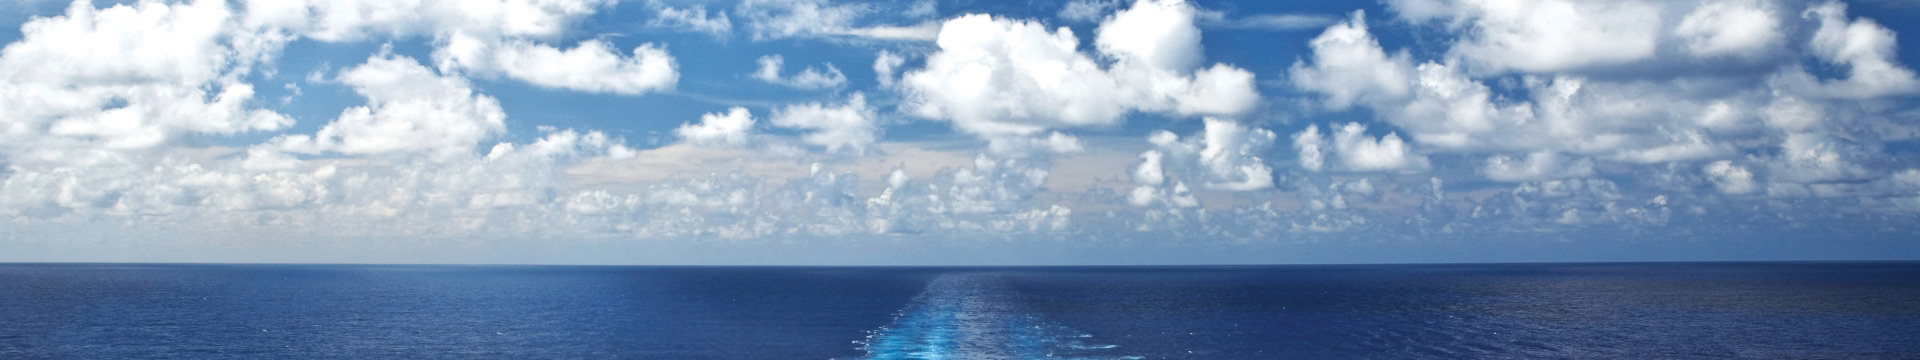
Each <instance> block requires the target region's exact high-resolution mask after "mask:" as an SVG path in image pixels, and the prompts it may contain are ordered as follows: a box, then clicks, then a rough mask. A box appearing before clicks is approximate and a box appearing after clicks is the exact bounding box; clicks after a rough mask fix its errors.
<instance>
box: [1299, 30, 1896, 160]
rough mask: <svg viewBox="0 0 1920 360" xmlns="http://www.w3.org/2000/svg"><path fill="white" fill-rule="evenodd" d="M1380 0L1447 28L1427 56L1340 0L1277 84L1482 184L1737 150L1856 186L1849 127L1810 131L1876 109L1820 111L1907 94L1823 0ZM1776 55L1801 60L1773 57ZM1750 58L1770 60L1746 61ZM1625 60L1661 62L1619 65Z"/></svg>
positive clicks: (1857, 122)
mask: <svg viewBox="0 0 1920 360" xmlns="http://www.w3.org/2000/svg"><path fill="white" fill-rule="evenodd" d="M1791 7H1804V8H1803V10H1804V11H1797V10H1793V9H1792V8H1791ZM1389 8H1390V10H1392V11H1393V12H1394V14H1396V15H1398V16H1399V18H1400V19H1402V20H1405V21H1410V22H1414V23H1416V24H1423V25H1421V26H1434V27H1437V28H1440V29H1442V30H1445V31H1448V32H1452V33H1454V34H1456V35H1457V36H1459V37H1460V41H1458V42H1455V43H1452V44H1451V45H1449V47H1448V48H1447V51H1446V52H1445V54H1444V56H1442V57H1440V58H1438V59H1433V60H1426V61H1416V60H1415V59H1413V58H1412V56H1411V55H1409V54H1408V53H1407V52H1406V51H1405V50H1400V51H1395V52H1389V51H1388V50H1387V49H1385V48H1384V47H1382V46H1381V45H1380V44H1379V42H1378V40H1377V37H1375V36H1373V35H1372V34H1371V33H1369V30H1368V28H1367V27H1366V24H1365V21H1366V20H1365V18H1364V17H1363V16H1362V15H1361V14H1359V13H1356V14H1355V15H1354V16H1353V18H1352V19H1351V20H1349V21H1347V22H1345V23H1341V24H1336V25H1334V26H1332V27H1329V28H1327V30H1326V31H1325V32H1323V33H1322V34H1321V35H1319V36H1318V37H1315V38H1314V39H1313V40H1311V41H1310V42H1309V46H1310V47H1311V48H1312V56H1310V57H1304V58H1302V59H1301V60H1299V61H1297V62H1295V64H1294V65H1293V67H1292V68H1290V69H1289V79H1288V80H1289V82H1290V83H1291V84H1292V85H1293V86H1294V87H1295V88H1297V89H1301V90H1304V91H1307V92H1309V93H1312V94H1316V95H1317V96H1315V98H1317V99H1319V101H1320V103H1321V104H1323V105H1324V106H1325V108H1326V109H1327V110H1328V111H1344V110H1346V109H1348V108H1350V107H1354V106H1361V107H1366V108H1370V109H1371V110H1373V114H1374V115H1375V116H1376V117H1377V118H1378V119H1379V120H1382V121H1383V122H1385V123H1387V124H1390V125H1392V126H1394V127H1396V128H1398V129H1399V130H1401V131H1403V133H1404V134H1406V135H1407V136H1408V138H1409V140H1411V141H1410V142H1409V143H1408V144H1406V146H1410V147H1413V148H1416V149H1417V150H1418V151H1419V152H1423V153H1460V154H1463V155H1468V156H1469V157H1479V158H1484V159H1485V162H1484V163H1483V164H1481V165H1480V166H1478V167H1479V171H1478V173H1480V174H1482V175H1483V176H1485V177H1487V178H1489V179H1493V180H1498V181H1538V180H1543V179H1556V178H1578V177H1586V176H1593V175H1595V174H1597V173H1598V172H1597V171H1596V169H1597V168H1601V167H1603V166H1601V165H1604V164H1605V163H1607V162H1612V163H1616V164H1620V165H1622V166H1629V167H1633V166H1658V165H1665V164H1675V163H1691V164H1694V165H1692V166H1703V165H1704V164H1706V163H1707V162H1712V161H1721V160H1735V159H1738V158H1739V157H1740V156H1741V155H1742V154H1748V155H1752V156H1757V157H1758V158H1759V159H1762V160H1764V161H1762V162H1763V163H1765V164H1768V166H1767V167H1768V168H1769V170H1771V172H1776V173H1779V174H1778V175H1777V176H1771V177H1769V176H1766V175H1765V174H1759V175H1760V176H1757V177H1758V178H1769V179H1774V181H1784V182H1788V183H1794V184H1808V183H1822V182H1834V181H1859V180H1862V179H1866V178H1871V177H1873V176H1874V175H1873V174H1872V173H1873V172H1872V171H1867V170H1865V169H1863V168H1860V167H1859V166H1858V165H1856V164H1857V163H1858V162H1860V161H1865V160H1864V157H1868V156H1869V155H1866V154H1865V151H1866V150H1864V148H1862V147H1861V146H1860V145H1859V144H1857V142H1858V141H1859V140H1861V138H1860V137H1858V136H1852V135H1849V136H1848V138H1849V139H1851V140H1849V142H1855V144H1852V145H1843V144H1842V143H1841V142H1837V141H1833V139H1831V138H1830V137H1829V136H1827V135H1824V134H1830V133H1832V132H1835V131H1840V132H1851V131H1850V130H1844V129H1850V128H1857V127H1859V126H1863V124H1862V122H1871V121H1875V120H1872V118H1874V117H1876V115H1872V114H1870V113H1862V112H1854V111H1837V112H1836V110H1841V109H1859V110H1860V111H1873V110H1871V109H1867V108H1861V107H1858V105H1857V104H1855V103H1852V102H1851V101H1854V100H1858V99H1867V98H1887V97H1890V96H1898V95H1901V94H1907V93H1911V92H1912V91H1913V90H1912V88H1911V86H1912V85H1911V81H1912V79H1913V76H1912V72H1911V71H1910V70H1908V69H1907V68H1905V67H1903V66H1900V65H1898V63H1897V62H1894V61H1892V60H1891V59H1892V58H1893V55H1892V54H1893V52H1892V51H1891V50H1889V49H1891V46H1892V45H1891V44H1892V43H1891V41H1890V40H1889V39H1891V32H1890V31H1888V30H1887V29H1886V28H1884V27H1881V26H1879V25H1878V24H1877V23H1874V22H1873V21H1872V20H1868V19H1860V18H1852V17H1849V16H1848V15H1846V14H1845V9H1846V8H1845V6H1844V5H1841V4H1839V3H1835V2H1827V3H1814V4H1801V5H1795V4H1787V3H1776V2H1766V1H1732V0H1729V1H1708V2H1702V3H1698V4H1666V5H1661V4H1649V3H1639V2H1634V1H1606V2H1539V3H1528V4H1506V3H1497V2H1482V1H1394V2H1390V3H1389ZM1661 14H1668V16H1662V15H1661ZM1565 24H1588V25H1591V26H1563V25H1565ZM1796 28H1804V29H1809V31H1792V30H1791V29H1796ZM1571 44H1579V46H1571ZM1790 51H1798V52H1800V53H1802V54H1804V55H1805V56H1804V57H1790V56H1777V55H1775V54H1776V53H1781V52H1790ZM1588 52H1595V53H1591V54H1590V53H1588ZM1802 59H1818V60H1819V61H1821V62H1824V63H1825V64H1824V65H1823V64H1802V63H1798V62H1799V61H1801V60H1802ZM1756 62H1761V63H1767V62H1771V63H1774V65H1771V66H1767V67H1755V66H1750V65H1747V64H1753V63H1756ZM1416 63H1417V64H1416ZM1826 65H1833V66H1837V67H1839V68H1841V69H1842V70H1843V71H1841V72H1839V73H1838V74H1836V75H1830V77H1827V78H1822V76H1817V75H1813V74H1811V73H1808V72H1806V71H1805V70H1802V69H1805V68H1807V67H1810V66H1826ZM1703 66H1722V67H1729V68H1737V69H1750V70H1744V71H1707V70H1706V69H1707V68H1706V67H1703ZM1636 69H1664V70H1660V71H1659V73H1661V74H1668V75H1662V76H1667V78H1665V79H1664V80H1653V78H1636V77H1635V76H1636V75H1630V74H1632V73H1633V72H1635V71H1638V70H1636ZM1599 74H1607V75H1606V76H1599ZM1868 74H1874V75H1868ZM1649 80H1652V81H1649ZM1309 130H1315V129H1309ZM1335 135H1336V138H1337V137H1338V134H1335ZM1313 137H1317V135H1312V134H1297V135H1296V138H1297V139H1296V149H1297V151H1298V152H1299V156H1300V157H1301V159H1302V162H1303V164H1308V165H1310V166H1307V168H1309V169H1312V168H1316V167H1317V166H1313V165H1314V164H1321V162H1319V159H1322V158H1323V157H1325V156H1328V154H1334V153H1337V152H1338V151H1339V150H1340V149H1336V148H1331V147H1328V146H1326V145H1324V144H1322V143H1319V142H1316V141H1314V140H1313V139H1312V138H1313ZM1386 140H1389V139H1382V140H1381V141H1380V144H1385V143H1387V141H1386ZM1716 168H1719V169H1722V171H1714V173H1720V174H1734V173H1737V172H1733V171H1731V170H1729V168H1727V167H1726V166H1719V167H1716ZM1743 171H1744V170H1743ZM1753 177H1754V176H1748V178H1753ZM1734 188H1739V189H1745V188H1747V187H1746V186H1735V187H1734ZM1723 189H1724V188H1723ZM1739 192H1744V191H1739Z"/></svg>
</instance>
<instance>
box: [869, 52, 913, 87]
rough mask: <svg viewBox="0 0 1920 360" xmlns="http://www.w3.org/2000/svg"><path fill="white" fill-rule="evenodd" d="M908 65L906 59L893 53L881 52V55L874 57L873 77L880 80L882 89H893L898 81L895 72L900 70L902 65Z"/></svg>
mask: <svg viewBox="0 0 1920 360" xmlns="http://www.w3.org/2000/svg"><path fill="white" fill-rule="evenodd" d="M906 63H907V58H906V57H903V56H900V54H895V53H893V52H892V51H887V50H880V53H879V54H877V55H874V56H873V77H874V78H876V79H879V81H880V87H883V88H888V87H893V83H894V81H896V80H898V77H897V76H894V72H896V70H898V69H900V65H903V64H906Z"/></svg>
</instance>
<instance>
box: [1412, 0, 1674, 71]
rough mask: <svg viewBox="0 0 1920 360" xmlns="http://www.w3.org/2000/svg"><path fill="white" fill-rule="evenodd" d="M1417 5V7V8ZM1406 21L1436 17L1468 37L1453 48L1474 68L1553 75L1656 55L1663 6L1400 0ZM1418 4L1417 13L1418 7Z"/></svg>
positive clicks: (1557, 1)
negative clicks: (1559, 72) (1435, 2)
mask: <svg viewBox="0 0 1920 360" xmlns="http://www.w3.org/2000/svg"><path fill="white" fill-rule="evenodd" d="M1415 4H1418V5H1415ZM1392 5H1394V6H1395V9H1397V10H1400V11H1399V12H1398V14H1400V16H1401V17H1402V18H1403V19H1407V20H1409V21H1414V22H1425V21H1429V20H1431V19H1432V18H1435V17H1438V18H1443V19H1446V20H1447V21H1445V23H1446V26H1448V27H1451V28H1453V29H1454V30H1455V31H1456V32H1457V33H1459V34H1461V35H1462V37H1461V38H1460V39H1459V40H1458V41H1457V42H1455V43H1454V44H1453V45H1452V46H1451V47H1450V48H1449V50H1448V55H1450V56H1452V57H1458V58H1460V59H1462V60H1464V61H1465V62H1466V64H1468V65H1469V66H1470V68H1471V69H1472V70H1473V71H1476V72H1487V73H1496V72H1505V71H1510V70H1518V71H1522V72H1535V73H1539V72H1555V71H1564V70H1576V69H1581V68H1586V67H1592V66H1605V65H1617V64H1623V63H1629V62H1636V61H1642V60H1647V59H1650V58H1652V57H1653V56H1654V52H1655V49H1656V48H1657V47H1658V45H1657V44H1658V41H1659V38H1660V33H1661V30H1662V27H1663V25H1662V23H1661V19H1662V17H1661V14H1660V10H1661V9H1660V8H1659V7H1658V6H1654V5H1653V4H1646V3H1641V2H1637V1H1606V2H1593V1H1572V0H1545V1H1528V2H1511V1H1499V0H1461V1H1456V2H1451V3H1449V4H1444V5H1438V6H1436V5H1435V4H1432V3H1430V2H1425V1H1401V2H1395V3H1393V4H1392ZM1416 9H1417V10H1416ZM1436 12H1438V13H1436Z"/></svg>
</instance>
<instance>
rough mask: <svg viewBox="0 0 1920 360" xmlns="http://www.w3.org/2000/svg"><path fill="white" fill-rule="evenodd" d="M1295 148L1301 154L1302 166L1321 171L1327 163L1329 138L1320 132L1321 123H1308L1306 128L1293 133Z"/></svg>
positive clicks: (1309, 169)
mask: <svg viewBox="0 0 1920 360" xmlns="http://www.w3.org/2000/svg"><path fill="white" fill-rule="evenodd" d="M1293 149H1294V151H1295V152H1297V153H1298V154H1299V157H1300V168H1302V169H1307V170H1308V171H1320V170H1321V169H1323V168H1326V164H1327V151H1328V150H1331V149H1328V148H1327V138H1326V136H1325V135H1321V134H1320V125H1317V124H1308V125H1307V128H1306V129H1302V130H1300V132H1297V133H1294V134H1293Z"/></svg>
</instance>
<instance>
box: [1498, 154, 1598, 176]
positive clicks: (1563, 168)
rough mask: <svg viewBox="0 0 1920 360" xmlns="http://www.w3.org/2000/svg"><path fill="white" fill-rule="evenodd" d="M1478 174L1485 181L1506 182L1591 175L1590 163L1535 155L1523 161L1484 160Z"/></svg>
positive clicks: (1558, 155)
mask: <svg viewBox="0 0 1920 360" xmlns="http://www.w3.org/2000/svg"><path fill="white" fill-rule="evenodd" d="M1480 171H1481V173H1483V174H1486V176H1487V178H1488V179H1492V180H1494V181H1507V182H1528V181H1541V180H1554V179H1564V178H1582V177H1587V176H1592V175H1593V161H1592V160H1589V159H1567V158H1564V157H1563V156H1562V155H1560V154H1558V153H1554V152H1549V151H1539V152H1534V153H1531V154H1527V156H1526V157H1524V158H1514V157H1510V156H1505V155H1495V156H1490V157H1487V163H1486V166H1484V167H1482V168H1480Z"/></svg>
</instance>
